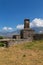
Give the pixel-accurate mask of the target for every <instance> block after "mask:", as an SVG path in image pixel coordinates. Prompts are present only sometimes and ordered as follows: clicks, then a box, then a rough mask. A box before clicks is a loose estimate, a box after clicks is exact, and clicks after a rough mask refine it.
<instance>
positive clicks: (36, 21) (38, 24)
mask: <svg viewBox="0 0 43 65" xmlns="http://www.w3.org/2000/svg"><path fill="white" fill-rule="evenodd" d="M30 27H43V19H40V18H35V19H33V20H32V22H30ZM16 28H17V29H23V28H24V24H19V25H17V26H16Z"/></svg>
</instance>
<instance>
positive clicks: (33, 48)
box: [0, 41, 43, 65]
mask: <svg viewBox="0 0 43 65" xmlns="http://www.w3.org/2000/svg"><path fill="white" fill-rule="evenodd" d="M0 65H43V41H33V42H28V43H22V44H14V45H12V46H11V47H9V48H3V47H0Z"/></svg>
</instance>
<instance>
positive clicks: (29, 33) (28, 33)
mask: <svg viewBox="0 0 43 65" xmlns="http://www.w3.org/2000/svg"><path fill="white" fill-rule="evenodd" d="M34 32H35V31H34V30H32V29H31V28H30V20H29V19H25V20H24V29H22V30H21V31H20V36H21V39H30V40H32V39H33V35H34Z"/></svg>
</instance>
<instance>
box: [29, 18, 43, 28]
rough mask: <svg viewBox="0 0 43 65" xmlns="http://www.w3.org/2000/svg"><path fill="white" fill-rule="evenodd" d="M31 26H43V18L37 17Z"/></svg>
mask: <svg viewBox="0 0 43 65" xmlns="http://www.w3.org/2000/svg"><path fill="white" fill-rule="evenodd" d="M30 27H43V19H40V18H39V19H38V18H35V19H34V20H33V21H32V22H31V23H30Z"/></svg>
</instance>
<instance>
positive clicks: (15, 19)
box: [0, 0, 43, 30]
mask: <svg viewBox="0 0 43 65" xmlns="http://www.w3.org/2000/svg"><path fill="white" fill-rule="evenodd" d="M25 18H29V19H30V21H31V22H33V21H34V20H35V19H38V20H39V19H40V20H41V21H40V22H42V23H43V0H0V30H2V29H6V27H7V29H8V28H9V30H11V28H13V29H16V28H17V26H18V24H19V25H21V24H23V23H24V19H25ZM42 23H41V24H42ZM39 25H40V24H39ZM42 26H43V25H42Z"/></svg>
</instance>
